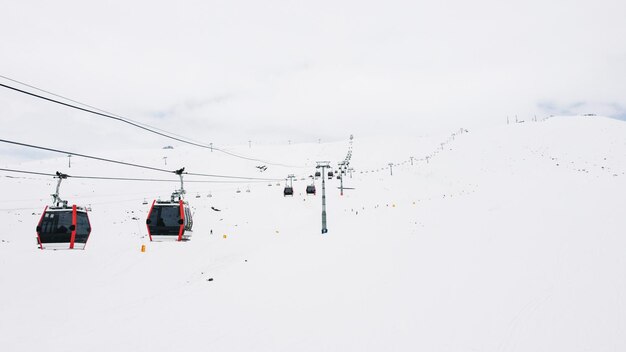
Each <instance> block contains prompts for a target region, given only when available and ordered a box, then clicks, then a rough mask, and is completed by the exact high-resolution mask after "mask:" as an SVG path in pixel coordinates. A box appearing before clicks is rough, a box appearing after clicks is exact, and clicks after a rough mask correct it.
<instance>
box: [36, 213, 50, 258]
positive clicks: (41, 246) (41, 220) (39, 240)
mask: <svg viewBox="0 0 626 352" xmlns="http://www.w3.org/2000/svg"><path fill="white" fill-rule="evenodd" d="M46 210H48V206H47V205H46V208H45V209H44V210H43V213H41V218H40V219H39V225H37V227H38V228H41V223H42V222H43V217H44V216H45V215H46ZM37 242H39V249H41V250H43V243H41V237H39V231H37Z"/></svg>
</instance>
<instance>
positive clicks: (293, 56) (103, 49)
mask: <svg viewBox="0 0 626 352" xmlns="http://www.w3.org/2000/svg"><path fill="white" fill-rule="evenodd" d="M624 14H626V1H623V0H621V1H618V0H615V1H612V0H596V1H560V0H559V1H545V0H544V1H535V0H526V1H516V2H509V1H502V0H499V1H486V0H477V1H460V0H452V1H441V0H437V1H431V0H427V1H395V0H386V1H363V0H359V1H339V0H333V1H324V0H322V1H320V0H317V1H236V0H224V1H210V0H202V1H180V0H179V1H176V2H167V3H166V2H161V1H98V2H92V1H62V0H61V1H60V0H56V1H27V0H20V1H8V0H0V53H1V55H0V74H1V75H4V76H8V77H11V78H15V79H18V80H22V81H25V82H27V83H31V84H34V85H37V86H40V87H42V88H45V89H48V90H51V91H53V92H56V93H59V94H62V95H65V96H68V97H71V98H74V99H77V100H80V101H83V102H85V103H89V104H92V105H95V106H98V107H101V108H103V109H107V110H109V111H113V112H115V113H118V114H122V115H124V116H127V117H130V118H133V119H135V120H138V121H142V122H145V123H149V124H153V125H156V126H159V127H161V128H164V129H167V130H173V131H176V132H178V133H180V134H183V135H186V136H189V137H193V138H195V139H198V140H202V141H207V142H210V141H215V142H216V143H221V144H224V143H227V144H239V143H246V142H247V140H248V139H252V140H254V141H259V142H266V143H280V142H285V141H287V140H289V139H291V140H294V141H314V140H317V139H318V138H322V139H324V140H333V139H335V140H336V139H339V138H346V137H347V136H348V135H349V134H350V133H354V134H355V135H357V137H358V136H360V135H362V136H366V135H371V136H381V135H382V136H386V137H393V136H394V135H395V134H400V135H403V136H410V135H419V134H421V133H424V131H431V130H438V129H439V130H446V129H449V130H452V129H453V128H456V127H460V126H476V125H481V124H495V123H503V122H504V121H505V120H506V115H510V116H514V115H516V114H517V115H519V116H520V117H521V118H530V117H531V116H533V115H535V114H537V115H539V116H545V115H548V114H575V113H598V114H604V115H610V116H614V117H622V118H624V117H626V94H624V92H626V21H624ZM0 83H5V84H7V83H10V84H13V83H11V82H8V81H6V80H4V79H0ZM0 119H1V121H2V128H1V129H0V138H7V139H17V140H21V141H25V142H35V141H40V142H41V143H42V144H46V145H52V146H59V147H60V146H64V147H73V146H75V145H90V146H93V147H103V146H105V145H109V144H115V145H117V146H129V147H131V146H132V147H136V146H144V145H145V146H149V145H161V144H167V142H164V141H163V140H160V139H157V138H153V137H150V136H148V135H145V134H142V133H141V132H137V131H135V130H132V129H128V128H126V127H124V126H120V125H116V124H115V123H113V122H110V121H106V120H101V119H98V118H95V117H91V116H88V115H86V114H84V113H77V112H73V111H70V110H68V109H66V108H61V107H55V106H53V105H51V104H50V103H46V102H39V101H37V100H34V99H33V98H29V97H25V96H22V95H20V94H18V93H15V92H11V91H8V90H6V89H3V88H0ZM0 150H5V153H6V148H4V149H0Z"/></svg>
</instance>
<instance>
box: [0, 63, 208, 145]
mask: <svg viewBox="0 0 626 352" xmlns="http://www.w3.org/2000/svg"><path fill="white" fill-rule="evenodd" d="M0 78H4V79H6V80H8V81H11V82H15V83H18V84H21V85H23V86H26V87H29V88H32V89H35V90H38V91H40V92H44V93H46V94H50V95H52V96H55V97H57V98H61V99H65V100H67V101H71V102H72V103H76V104H80V105H82V106H86V107H88V108H90V109H94V110H97V111H100V112H103V113H105V114H109V115H112V116H115V117H119V118H122V119H126V120H128V121H131V122H134V123H137V124H141V125H143V126H146V127H150V128H153V129H155V130H157V131H161V132H164V133H169V134H171V135H173V136H177V137H180V138H186V139H188V140H190V141H193V142H198V141H195V140H193V139H191V138H187V137H185V136H181V135H179V134H176V133H173V132H168V131H165V130H162V129H160V128H158V127H155V126H151V125H148V124H147V123H142V122H139V121H135V120H132V119H129V118H125V117H123V116H120V115H119V114H115V113H112V112H110V111H107V110H103V109H100V108H98V107H95V106H93V105H89V104H85V103H82V102H80V101H78V100H74V99H71V98H68V97H65V96H63V95H60V94H56V93H53V92H51V91H48V90H45V89H42V88H39V87H35V86H33V85H30V84H28V83H25V82H22V81H18V80H16V79H13V78H10V77H7V76H3V75H0ZM198 143H200V142H198Z"/></svg>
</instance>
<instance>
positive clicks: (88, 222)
mask: <svg viewBox="0 0 626 352" xmlns="http://www.w3.org/2000/svg"><path fill="white" fill-rule="evenodd" d="M85 215H87V224H89V233H87V239H86V240H85V246H84V247H83V249H85V248H87V241H89V237H90V236H91V221H89V214H87V209H85Z"/></svg>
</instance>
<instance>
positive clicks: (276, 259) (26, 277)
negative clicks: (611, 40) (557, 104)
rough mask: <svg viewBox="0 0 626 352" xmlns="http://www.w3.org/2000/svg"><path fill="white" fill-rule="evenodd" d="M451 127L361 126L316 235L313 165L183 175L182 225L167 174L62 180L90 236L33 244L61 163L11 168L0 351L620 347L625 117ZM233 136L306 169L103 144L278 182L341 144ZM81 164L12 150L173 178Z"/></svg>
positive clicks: (625, 303) (625, 322) (145, 160)
mask: <svg viewBox="0 0 626 352" xmlns="http://www.w3.org/2000/svg"><path fill="white" fill-rule="evenodd" d="M452 132H457V135H456V136H455V138H454V139H452V138H451V136H450V135H444V136H423V137H419V138H416V139H415V140H412V141H405V142H402V141H396V140H392V139H390V140H387V141H381V140H360V139H359V138H358V136H356V138H355V141H354V145H353V158H352V166H353V167H354V168H355V170H356V171H355V172H354V173H353V176H352V178H350V177H349V176H346V177H345V179H344V181H345V186H346V187H353V188H354V189H353V190H346V192H345V195H344V196H340V195H339V190H338V189H337V186H338V185H339V181H338V180H336V179H333V180H331V181H328V183H327V193H328V228H329V232H328V233H327V234H325V235H322V234H321V233H320V229H321V224H320V222H321V216H320V213H321V192H320V191H321V190H320V188H321V187H320V186H321V185H320V183H319V181H318V182H317V186H318V194H317V196H307V195H306V194H305V192H304V189H305V186H306V184H307V183H308V181H302V180H298V181H296V182H294V186H295V189H296V194H295V196H294V197H293V198H289V197H288V198H285V197H283V196H282V184H281V186H277V185H276V182H271V183H270V182H265V181H264V182H251V183H241V184H223V183H215V184H207V183H193V182H189V183H186V185H185V186H186V189H187V191H188V196H187V199H188V200H189V202H190V203H191V205H192V208H193V210H194V212H195V216H194V231H193V236H192V240H191V241H189V242H185V243H150V242H149V241H148V239H147V233H146V227H145V218H146V214H147V211H148V210H149V209H148V208H149V206H148V205H143V204H142V202H143V200H144V198H145V199H146V200H148V201H151V200H152V199H154V198H156V197H159V196H160V197H161V198H163V199H165V198H167V197H169V193H170V192H171V191H172V190H173V189H174V188H176V187H177V184H176V183H175V182H173V183H164V182H131V181H126V182H121V181H118V182H113V181H100V180H82V179H81V180H77V179H69V180H66V181H64V183H63V185H62V187H61V195H62V196H63V197H64V198H66V199H68V200H69V201H70V202H75V203H77V204H79V205H87V204H89V205H90V206H91V208H92V211H91V212H90V213H89V216H90V220H91V224H92V227H93V231H92V233H91V237H90V239H89V242H88V244H87V248H86V250H85V251H41V250H38V249H37V247H36V240H35V226H36V224H37V222H38V220H39V217H40V214H41V211H42V210H43V208H44V207H45V206H46V205H47V204H48V203H49V197H48V195H49V194H50V193H52V191H53V187H54V180H52V178H46V177H44V176H25V175H20V174H12V173H7V172H2V173H1V174H0V176H2V177H0V188H1V189H2V196H3V197H2V199H1V200H0V224H2V231H1V232H0V240H1V242H0V350H2V351H36V350H46V351H183V350H190V351H625V350H626V216H624V210H625V209H626V197H625V195H626V174H625V172H626V123H624V122H622V121H616V120H611V119H607V118H602V117H560V118H552V119H549V120H547V121H541V122H527V123H523V124H511V125H506V126H500V127H494V128H489V129H483V130H471V131H469V132H468V133H462V134H458V131H451V133H452ZM445 141H449V142H448V143H447V144H445V145H444V146H443V149H442V148H441V145H440V143H441V142H445ZM232 150H233V151H235V152H238V153H241V154H246V153H247V154H250V155H254V156H255V157H260V158H263V159H268V160H272V161H279V162H280V163H283V164H289V165H294V166H302V165H308V168H307V167H290V166H289V167H287V166H274V165H270V166H269V167H268V170H267V171H266V172H264V173H260V172H258V171H256V169H255V168H254V166H256V165H259V163H257V162H252V161H244V160H240V159H234V158H230V157H227V156H225V155H223V154H221V153H218V152H214V153H210V152H208V151H206V150H198V149H190V148H189V149H188V148H184V147H176V149H174V150H169V151H168V150H133V151H125V152H124V153H121V152H109V153H107V152H106V151H103V152H102V153H101V154H98V155H99V156H104V157H109V158H115V159H122V160H124V161H128V162H134V163H141V164H145V165H151V166H157V167H166V168H171V169H174V168H179V167H183V166H185V167H186V168H187V171H189V172H197V173H220V174H238V175H241V174H244V175H250V176H255V177H270V178H281V179H282V178H284V177H286V175H287V174H289V173H293V174H296V175H298V178H301V177H306V176H307V175H309V174H312V173H313V172H314V169H313V168H312V167H311V165H314V161H316V160H329V161H331V162H332V163H333V165H336V163H337V162H338V161H341V160H342V159H343V157H344V156H345V155H346V153H347V150H348V142H347V141H346V142H341V143H329V144H294V145H283V146H253V147H252V148H248V146H241V147H236V148H233V149H232ZM427 155H429V156H431V157H430V158H429V161H428V163H427V162H426V161H425V160H419V159H422V158H423V157H425V156H427ZM163 156H168V159H167V163H168V166H165V165H164V160H163V159H162V158H163ZM409 156H414V157H415V160H414V162H413V165H411V163H410V162H409V161H408V158H409ZM390 162H393V163H395V164H396V165H395V166H394V167H393V176H391V175H390V170H389V169H388V168H386V166H387V164H388V163H390ZM72 163H73V164H72V167H71V168H69V169H68V168H67V165H66V164H67V158H66V157H64V156H63V155H62V156H54V155H51V159H49V160H42V161H31V162H24V163H22V164H15V165H9V166H10V167H12V168H16V169H23V170H36V171H41V172H54V171H57V170H59V171H62V172H67V173H68V174H70V175H98V176H130V177H155V178H164V175H163V174H160V173H155V172H152V171H148V170H145V171H144V170H140V169H132V168H128V167H124V166H116V165H111V164H103V163H100V162H97V161H93V160H86V159H81V158H78V157H76V158H72ZM377 169H380V171H372V170H377ZM8 176H11V177H8ZM165 178H171V179H173V180H175V178H174V177H172V176H168V175H165ZM187 179H189V180H192V179H199V178H194V177H191V176H189V177H188V178H187ZM283 183H284V182H283ZM269 184H271V186H270V185H269ZM248 187H249V189H250V192H246V190H247V189H248ZM238 188H239V189H240V190H241V193H237V192H236V190H237V189H238ZM209 192H210V193H211V195H212V197H210V198H209V197H207V195H208V194H209ZM196 195H200V198H196ZM211 207H215V208H218V209H220V210H221V211H220V212H215V211H213V210H211ZM211 230H212V234H211ZM142 244H145V245H146V246H147V251H146V252H145V253H142V252H141V251H140V248H141V245H142ZM209 279H212V280H211V281H209Z"/></svg>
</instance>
